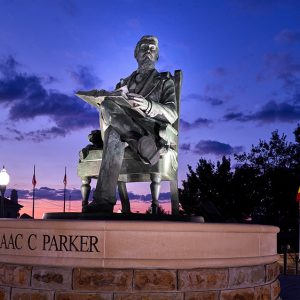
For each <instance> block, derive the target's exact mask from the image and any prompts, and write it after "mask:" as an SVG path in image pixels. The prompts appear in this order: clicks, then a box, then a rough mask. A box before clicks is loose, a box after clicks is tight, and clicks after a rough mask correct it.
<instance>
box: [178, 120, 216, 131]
mask: <svg viewBox="0 0 300 300" xmlns="http://www.w3.org/2000/svg"><path fill="white" fill-rule="evenodd" d="M212 123H213V121H211V120H208V119H205V118H198V119H196V120H195V121H194V122H192V123H190V122H187V121H185V120H183V119H180V128H181V129H182V130H190V129H195V128H199V127H208V126H209V125H211V124H212Z"/></svg>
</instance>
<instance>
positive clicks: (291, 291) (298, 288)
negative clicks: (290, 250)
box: [279, 275, 300, 300]
mask: <svg viewBox="0 0 300 300" xmlns="http://www.w3.org/2000/svg"><path fill="white" fill-rule="evenodd" d="M279 281H280V286H281V293H280V296H281V298H282V300H300V275H280V276H279Z"/></svg>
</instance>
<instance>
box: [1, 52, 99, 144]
mask: <svg viewBox="0 0 300 300" xmlns="http://www.w3.org/2000/svg"><path fill="white" fill-rule="evenodd" d="M18 65H19V63H17V62H16V60H15V59H14V58H13V57H11V56H10V57H8V58H7V59H6V60H5V61H2V62H1V63H0V72H1V74H2V76H1V77H0V105H1V104H4V105H6V107H8V109H9V114H8V118H9V120H10V121H13V122H14V124H15V125H16V121H20V120H28V119H34V118H35V117H39V116H46V117H48V118H50V120H52V121H53V122H54V123H55V126H52V127H51V128H46V129H39V130H37V131H32V132H28V133H22V132H21V131H18V132H17V131H14V132H13V130H15V129H11V130H9V132H10V133H13V134H14V136H15V139H16V140H22V139H24V138H25V137H26V138H29V139H31V140H33V141H42V140H44V139H49V138H55V137H58V136H65V135H67V134H68V133H70V132H71V131H74V130H78V129H81V128H83V127H90V126H91V127H97V126H98V113H97V111H96V110H95V109H94V108H92V107H90V106H89V105H88V104H86V103H84V102H83V101H82V100H80V99H79V98H77V97H76V96H70V95H67V94H64V93H61V92H59V91H56V90H47V89H46V88H45V87H44V86H43V79H42V78H41V77H38V76H36V75H33V74H27V73H21V72H18V71H17V67H18Z"/></svg>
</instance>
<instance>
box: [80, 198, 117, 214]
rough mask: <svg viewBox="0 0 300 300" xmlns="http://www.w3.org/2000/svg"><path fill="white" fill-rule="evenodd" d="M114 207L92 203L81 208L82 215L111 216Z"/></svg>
mask: <svg viewBox="0 0 300 300" xmlns="http://www.w3.org/2000/svg"><path fill="white" fill-rule="evenodd" d="M113 210H114V206H113V205H111V204H108V203H98V202H96V201H92V202H91V203H89V204H88V205H85V206H84V207H83V208H82V212H83V213H103V214H112V213H113Z"/></svg>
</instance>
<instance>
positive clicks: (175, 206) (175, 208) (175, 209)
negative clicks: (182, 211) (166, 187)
mask: <svg viewBox="0 0 300 300" xmlns="http://www.w3.org/2000/svg"><path fill="white" fill-rule="evenodd" d="M170 191H171V206H172V215H178V214H179V198H178V181H177V179H175V180H171V181H170Z"/></svg>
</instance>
